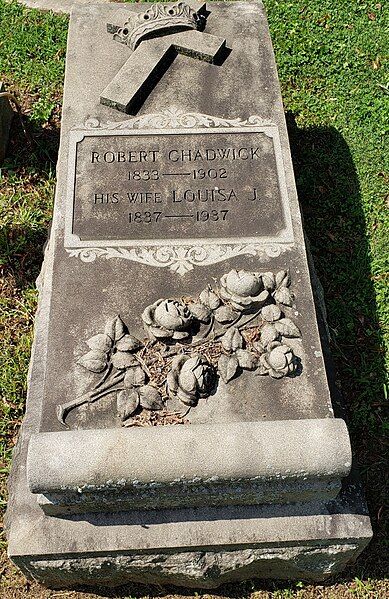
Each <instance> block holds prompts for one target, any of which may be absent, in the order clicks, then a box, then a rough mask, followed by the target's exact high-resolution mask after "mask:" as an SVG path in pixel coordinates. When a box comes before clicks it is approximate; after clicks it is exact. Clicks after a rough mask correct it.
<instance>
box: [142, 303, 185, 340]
mask: <svg viewBox="0 0 389 599" xmlns="http://www.w3.org/2000/svg"><path fill="white" fill-rule="evenodd" d="M142 320H143V322H144V324H145V326H146V329H147V332H148V333H149V336H150V337H151V338H152V339H173V340H175V341H177V340H179V339H186V338H187V337H189V332H190V331H189V330H190V326H191V324H192V321H193V315H192V314H191V313H190V311H189V309H188V307H187V306H186V305H185V304H183V303H182V302H179V301H177V300H164V299H159V300H157V301H156V302H155V303H154V304H152V305H151V306H147V308H146V309H145V311H144V312H143V314H142Z"/></svg>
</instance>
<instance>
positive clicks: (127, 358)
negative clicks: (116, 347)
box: [111, 351, 138, 370]
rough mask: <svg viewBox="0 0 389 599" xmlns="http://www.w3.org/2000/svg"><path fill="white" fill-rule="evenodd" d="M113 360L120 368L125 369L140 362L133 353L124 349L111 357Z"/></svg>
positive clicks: (116, 366) (114, 364)
mask: <svg viewBox="0 0 389 599" xmlns="http://www.w3.org/2000/svg"><path fill="white" fill-rule="evenodd" d="M111 362H112V364H113V366H115V368H117V369H118V370H124V369H126V368H130V366H135V365H136V364H138V361H137V359H136V358H135V357H134V356H133V355H132V354H129V353H127V352H124V351H117V352H116V353H115V354H114V355H113V356H112V358H111Z"/></svg>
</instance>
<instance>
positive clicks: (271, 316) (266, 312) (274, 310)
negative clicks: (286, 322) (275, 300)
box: [261, 304, 282, 322]
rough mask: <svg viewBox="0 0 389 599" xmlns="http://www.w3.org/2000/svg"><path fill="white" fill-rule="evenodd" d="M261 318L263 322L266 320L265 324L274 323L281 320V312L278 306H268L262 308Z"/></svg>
mask: <svg viewBox="0 0 389 599" xmlns="http://www.w3.org/2000/svg"><path fill="white" fill-rule="evenodd" d="M261 316H262V318H263V320H266V321H267V322H274V321H276V320H279V319H280V318H281V316H282V312H281V310H280V308H279V307H278V306H276V305H275V304H270V305H268V306H264V307H263V308H262V310H261Z"/></svg>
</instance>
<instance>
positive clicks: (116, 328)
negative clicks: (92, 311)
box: [104, 316, 126, 341]
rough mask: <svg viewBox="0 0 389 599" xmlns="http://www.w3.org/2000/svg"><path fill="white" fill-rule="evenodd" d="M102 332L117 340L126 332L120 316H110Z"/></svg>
mask: <svg viewBox="0 0 389 599" xmlns="http://www.w3.org/2000/svg"><path fill="white" fill-rule="evenodd" d="M104 333H105V334H106V335H108V337H111V339H112V341H119V339H121V338H122V337H123V335H124V334H125V333H126V326H125V324H124V322H123V321H122V319H121V318H120V316H115V317H114V318H110V319H109V320H108V322H107V324H106V325H105V329H104Z"/></svg>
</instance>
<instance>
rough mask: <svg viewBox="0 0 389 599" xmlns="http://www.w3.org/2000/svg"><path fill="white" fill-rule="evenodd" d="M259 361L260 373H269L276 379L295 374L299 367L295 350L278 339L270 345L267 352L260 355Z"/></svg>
mask: <svg viewBox="0 0 389 599" xmlns="http://www.w3.org/2000/svg"><path fill="white" fill-rule="evenodd" d="M259 361H260V366H259V373H260V374H269V375H270V376H271V377H272V378H274V379H280V378H282V377H284V376H288V375H290V374H293V373H294V372H295V370H296V368H297V364H296V356H295V355H294V353H293V350H292V349H291V348H290V347H289V346H288V345H282V344H281V343H279V342H278V341H275V342H273V343H270V344H269V345H268V348H267V352H266V353H265V354H262V355H261V356H260V358H259Z"/></svg>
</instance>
